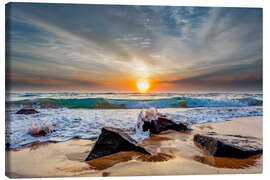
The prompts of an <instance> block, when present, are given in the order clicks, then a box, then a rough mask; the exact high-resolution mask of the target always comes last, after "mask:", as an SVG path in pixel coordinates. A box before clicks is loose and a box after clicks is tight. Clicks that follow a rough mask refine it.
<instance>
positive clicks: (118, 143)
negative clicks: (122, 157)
mask: <svg viewBox="0 0 270 180" xmlns="http://www.w3.org/2000/svg"><path fill="white" fill-rule="evenodd" d="M120 151H137V152H141V153H144V154H150V153H149V152H148V151H146V150H145V149H144V148H143V147H141V146H139V145H137V142H136V141H135V140H134V139H132V138H131V137H130V136H129V135H127V134H126V133H124V131H123V130H121V129H118V128H112V127H103V128H102V130H101V134H100V135H99V137H98V140H97V141H96V143H95V145H94V147H93V148H92V150H91V151H90V153H89V155H88V157H87V158H86V159H85V161H89V160H93V159H96V158H99V157H102V156H106V155H110V154H114V153H117V152H120Z"/></svg>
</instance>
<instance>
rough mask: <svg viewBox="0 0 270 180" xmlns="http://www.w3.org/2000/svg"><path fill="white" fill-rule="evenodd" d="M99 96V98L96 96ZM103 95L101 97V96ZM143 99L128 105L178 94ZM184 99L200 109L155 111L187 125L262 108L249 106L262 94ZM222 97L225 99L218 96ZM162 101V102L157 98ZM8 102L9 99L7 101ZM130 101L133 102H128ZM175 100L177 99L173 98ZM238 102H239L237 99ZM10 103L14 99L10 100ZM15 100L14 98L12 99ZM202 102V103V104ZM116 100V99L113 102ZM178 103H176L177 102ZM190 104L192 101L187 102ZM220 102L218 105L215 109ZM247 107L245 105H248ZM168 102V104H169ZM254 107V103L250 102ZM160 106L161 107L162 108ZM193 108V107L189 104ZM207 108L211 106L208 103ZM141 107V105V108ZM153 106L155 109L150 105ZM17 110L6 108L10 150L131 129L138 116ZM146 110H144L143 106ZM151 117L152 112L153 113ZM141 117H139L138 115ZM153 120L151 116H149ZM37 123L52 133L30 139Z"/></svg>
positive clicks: (140, 134)
mask: <svg viewBox="0 0 270 180" xmlns="http://www.w3.org/2000/svg"><path fill="white" fill-rule="evenodd" d="M60 95H61V97H60V98H63V97H64V96H65V97H67V98H70V97H76V98H78V97H81V98H85V97H86V96H87V97H89V96H90V95H89V94H87V95H85V94H73V95H71V94H68V95H63V94H60ZM13 96H16V97H15V99H16V98H22V99H23V98H24V99H26V98H27V99H28V98H33V99H35V98H36V97H37V96H39V97H45V96H47V97H48V96H50V97H51V98H56V96H59V94H46V95H44V94H34V96H33V94H27V95H26V97H21V96H22V95H20V96H19V95H18V94H14V95H13ZM94 96H98V95H91V97H94ZM99 96H101V95H99ZM102 96H104V94H102ZM106 96H108V97H106V98H109V96H110V98H111V97H112V96H113V94H107V95H106ZM143 96H144V98H148V100H147V101H144V100H143V99H144V98H142V97H141V96H140V95H137V94H132V95H130V98H129V100H128V102H129V103H131V104H130V106H131V105H132V101H134V102H137V101H135V100H134V98H137V99H140V101H139V103H141V104H143V103H145V104H146V105H147V106H148V105H149V106H150V105H152V104H153V103H154V104H155V103H158V102H160V103H163V105H164V104H166V103H167V102H168V99H170V98H174V97H179V94H150V95H143ZM181 96H182V97H183V96H185V98H187V97H189V98H192V99H195V100H196V101H197V100H198V99H199V100H198V101H200V103H201V105H204V107H197V106H195V108H168V107H167V106H165V105H164V107H165V108H159V109H158V112H160V113H162V114H165V115H167V116H169V118H170V119H172V120H174V121H176V122H184V123H187V124H191V123H203V122H218V121H225V120H228V119H230V118H233V117H247V116H262V115H263V110H262V106H261V105H260V106H252V103H253V102H252V99H257V100H260V101H262V94H240V95H239V94H229V95H227V94H223V95H221V94H204V95H200V94H199V95H196V94H192V95H191V94H189V95H187V94H186V95H183V94H182V95H181ZM222 96H225V97H222ZM116 97H118V98H121V99H123V98H124V97H125V98H126V99H128V95H127V94H120V95H118V96H116ZM150 97H151V98H152V100H154V99H156V100H158V101H149V98H150ZM161 97H162V98H165V100H162V99H160V98H161ZM226 97H227V98H228V99H229V100H228V101H230V103H231V102H233V101H234V99H238V100H237V102H236V105H237V103H242V101H243V102H244V104H246V105H245V106H233V105H235V104H226V105H228V106H225V107H224V104H223V106H221V105H222V103H223V101H226V99H225V98H226ZM11 99H12V98H11ZM131 99H133V100H131ZM175 99H176V100H177V98H175ZM239 99H242V100H239ZM12 100H14V97H13V99H12ZM16 100H18V99H16ZM204 100H205V101H204ZM210 100H214V101H215V103H216V104H215V106H213V107H212V106H209V107H207V105H209V103H208V102H214V101H210ZM116 101H117V100H116ZM177 101H179V100H177ZM190 102H191V105H192V100H191V101H190ZM217 102H220V104H221V105H220V106H218V107H217V106H216V105H217V104H218V103H217ZM247 102H248V103H249V104H250V105H249V106H248V105H247V104H248V103H247ZM170 103H171V101H170ZM204 103H205V104H204ZM254 104H256V102H255V103H254ZM163 105H162V106H163ZM193 105H194V104H193ZM210 105H211V104H210ZM143 107H144V105H143ZM154 107H155V106H154ZM19 108H20V107H15V108H14V107H12V108H11V109H6V141H7V142H9V143H10V147H11V148H18V147H21V146H23V145H26V144H28V143H31V142H35V141H41V142H44V141H65V140H68V139H71V138H73V137H75V136H78V137H80V138H86V139H89V138H93V137H97V136H98V135H99V134H100V130H101V128H102V127H103V126H112V127H117V128H125V129H126V128H135V127H136V124H137V121H138V115H139V113H140V112H141V110H142V109H111V110H106V109H69V108H39V107H36V108H38V109H37V110H38V111H39V112H40V113H38V114H31V115H20V114H16V111H17V110H19ZM144 108H147V107H144ZM153 114H155V113H153ZM141 117H142V116H141ZM153 117H154V116H153ZM33 122H37V124H39V126H41V127H42V126H49V127H53V130H55V131H54V132H52V133H51V134H50V135H48V136H40V137H33V136H31V135H30V134H29V133H28V130H29V128H31V127H32V123H33ZM140 130H141V126H140V127H139V129H137V128H136V131H137V132H138V133H136V134H131V136H132V137H134V138H135V139H136V140H138V141H139V140H141V139H144V138H146V137H148V135H149V134H148V133H147V132H140Z"/></svg>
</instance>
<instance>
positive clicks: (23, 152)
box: [6, 116, 263, 178]
mask: <svg viewBox="0 0 270 180" xmlns="http://www.w3.org/2000/svg"><path fill="white" fill-rule="evenodd" d="M262 119H263V118H262V116H256V117H255V116H254V117H243V118H233V119H231V120H230V121H224V122H218V123H203V124H194V125H192V126H190V127H191V128H192V129H193V130H192V131H189V132H185V133H180V132H177V131H173V130H168V131H165V132H162V133H160V134H158V135H151V136H150V138H148V139H145V140H143V141H141V142H140V144H141V145H142V146H143V147H145V148H146V149H147V150H148V151H149V152H151V153H152V155H151V156H150V155H143V154H141V153H138V152H133V151H130V152H120V153H116V154H113V155H109V156H105V157H102V158H98V159H95V160H92V161H89V162H84V159H85V158H86V157H87V155H88V153H89V151H90V150H91V148H92V146H93V144H94V141H92V140H82V139H72V140H68V141H65V142H60V143H48V142H47V143H35V144H33V145H32V146H31V147H26V148H22V149H20V150H10V151H6V175H7V176H9V177H11V178H23V177H58V176H61V177H63V176H66V177H67V176H147V175H183V174H225V173H226V174H239V173H262V161H263V160H262V159H263V158H262V154H259V155H256V156H252V157H250V158H247V159H234V158H214V157H213V156H209V155H207V153H206V152H205V151H203V150H202V149H201V148H199V147H198V146H197V145H195V144H194V142H193V136H194V134H197V133H207V132H216V133H218V134H224V135H225V134H226V135H231V136H237V135H238V136H239V135H240V136H245V137H247V138H256V139H257V140H258V141H259V142H260V143H261V144H262Z"/></svg>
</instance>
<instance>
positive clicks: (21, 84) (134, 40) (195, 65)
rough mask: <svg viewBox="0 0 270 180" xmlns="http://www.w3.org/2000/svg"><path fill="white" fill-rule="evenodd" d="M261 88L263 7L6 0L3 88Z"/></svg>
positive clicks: (66, 89) (47, 90) (102, 89)
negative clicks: (144, 84) (19, 0)
mask: <svg viewBox="0 0 270 180" xmlns="http://www.w3.org/2000/svg"><path fill="white" fill-rule="evenodd" d="M139 79H146V80H147V81H148V82H149V86H150V88H149V90H148V92H197V91H201V92H232V91H241V92H242V91H243V92H247V91H262V9H260V8H222V7H209V8H208V7H176V6H121V5H86V4H84V5H80V4H42V3H38V4H37V3H36V4H34V3H9V4H7V5H6V87H7V90H8V91H14V92H16V91H26V92H33V91H45V92H52V91H72V92H137V91H138V90H137V88H136V82H138V80H139Z"/></svg>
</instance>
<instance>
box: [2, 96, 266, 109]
mask: <svg viewBox="0 0 270 180" xmlns="http://www.w3.org/2000/svg"><path fill="white" fill-rule="evenodd" d="M262 104H263V101H262V100H259V99H256V98H251V97H250V98H238V99H218V100H217V99H205V98H189V97H174V98H163V99H154V100H151V99H148V100H134V99H106V98H77V99H76V98H74V99H57V98H36V99H25V100H20V101H8V102H7V105H10V106H22V107H37V108H63V107H65V108H71V109H73V108H82V109H137V108H149V107H155V108H196V107H233V106H234V107H246V106H262Z"/></svg>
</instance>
